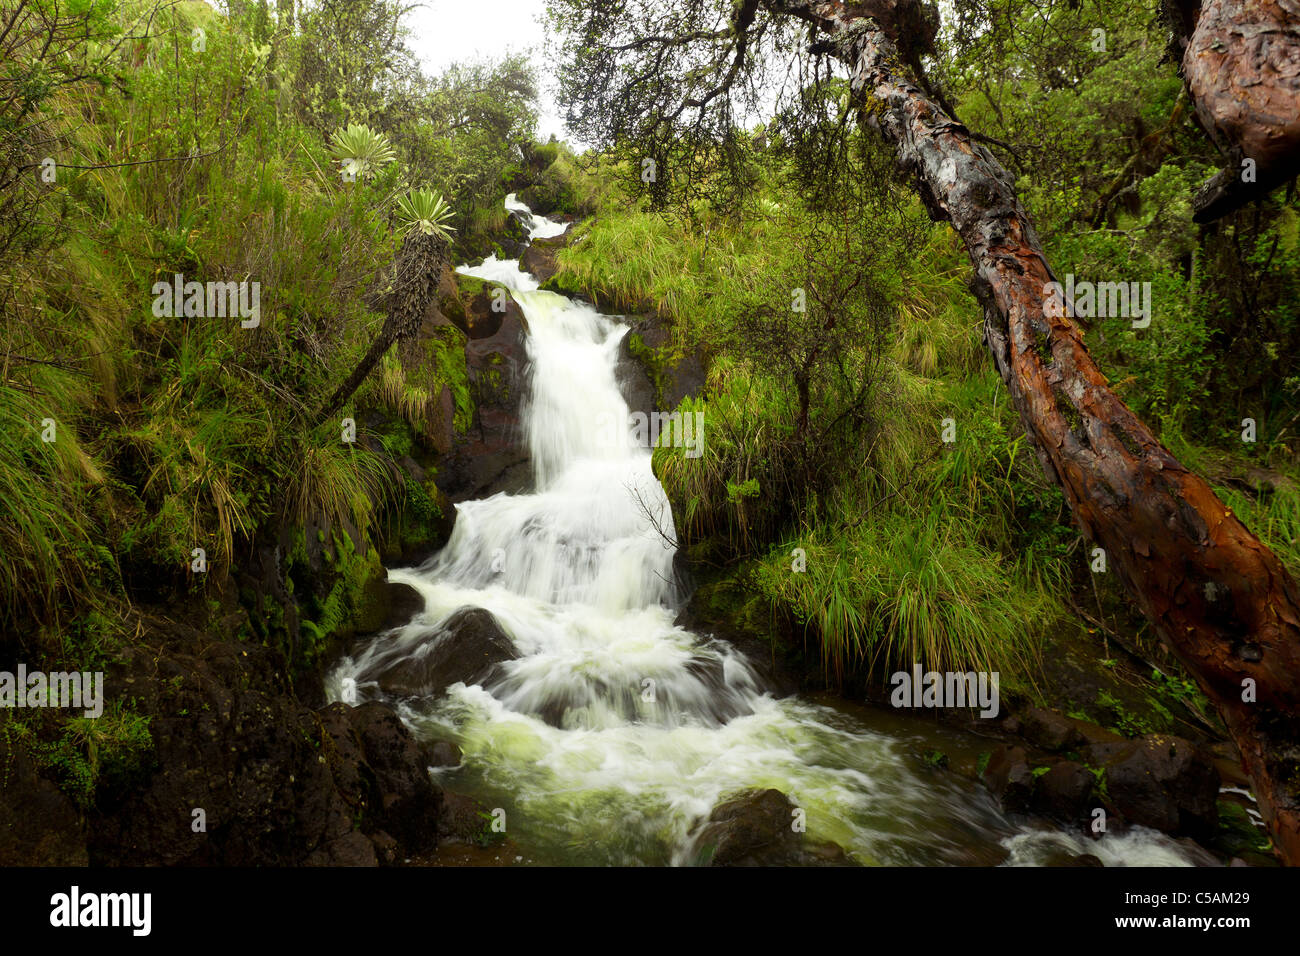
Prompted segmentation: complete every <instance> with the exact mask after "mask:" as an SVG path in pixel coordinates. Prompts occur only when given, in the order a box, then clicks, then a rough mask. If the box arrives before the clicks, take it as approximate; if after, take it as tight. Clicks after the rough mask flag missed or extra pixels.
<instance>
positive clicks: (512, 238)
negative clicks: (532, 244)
mask: <svg viewBox="0 0 1300 956" xmlns="http://www.w3.org/2000/svg"><path fill="white" fill-rule="evenodd" d="M529 227H530V224H529V223H525V222H524V219H523V216H522V215H520V214H519V213H517V212H513V211H512V212H511V213H510V214H509V215H508V216H506V224H505V228H504V229H502V230H501V234H500V235H499V236H498V237H497V241H498V243H499V244H500V246H501V251H502V252H503V253H505V258H507V259H518V258H519V257H520V256H522V255H523V254H524V252H525V250H526V249H527V248H528V233H529Z"/></svg>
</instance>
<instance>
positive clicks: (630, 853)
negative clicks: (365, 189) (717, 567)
mask: <svg viewBox="0 0 1300 956" xmlns="http://www.w3.org/2000/svg"><path fill="white" fill-rule="evenodd" d="M506 206H507V208H508V209H510V210H511V211H512V212H513V213H515V214H516V215H518V216H520V218H521V219H523V221H524V222H525V223H530V224H531V230H530V231H531V234H532V236H533V237H534V238H536V237H539V236H553V235H558V234H560V233H562V232H563V231H564V229H565V225H564V224H563V223H555V222H551V221H550V220H547V219H544V218H541V217H536V216H533V215H532V213H531V212H530V211H529V210H528V208H527V207H526V206H524V205H523V204H522V203H519V202H517V201H516V199H515V197H514V196H513V195H512V196H510V197H508V198H507V200H506ZM459 271H460V272H462V273H464V274H466V275H470V276H477V277H479V278H483V279H490V280H493V281H496V282H500V283H502V284H504V285H505V286H507V287H508V288H509V289H510V290H511V292H512V294H513V296H514V298H515V299H516V301H517V302H518V303H519V306H520V308H521V309H522V311H523V314H524V316H525V317H526V319H527V322H528V351H529V357H530V360H531V368H532V376H531V395H530V397H529V400H528V403H527V406H526V408H525V412H524V421H525V425H526V433H527V442H528V446H529V449H530V451H531V453H532V463H533V469H534V479H535V489H534V491H533V492H532V493H530V494H517V495H506V494H498V495H495V496H493V497H491V498H487V499H484V500H480V501H468V502H464V503H462V504H460V505H459V506H458V507H457V518H456V524H455V528H454V530H453V533H452V536H451V539H450V541H449V542H448V543H447V545H446V547H445V548H444V549H443V550H442V551H441V552H440V553H439V554H438V555H436V556H435V557H434V558H432V559H431V560H430V561H428V562H427V563H426V564H424V565H423V566H421V567H419V568H411V569H402V570H394V571H390V573H389V580H391V581H396V582H402V583H405V584H409V585H410V586H412V587H413V588H415V589H416V590H417V591H418V592H419V593H420V595H421V596H422V597H423V599H424V603H425V606H424V610H423V612H422V613H420V614H418V615H416V617H415V618H414V619H413V620H412V621H411V622H410V623H409V624H407V625H405V626H403V627H399V628H397V629H395V630H392V631H390V632H387V633H384V634H381V635H379V636H378V637H376V638H375V639H374V640H373V641H372V642H370V643H369V644H368V645H367V646H366V647H365V648H364V649H363V650H362V651H361V652H360V653H359V654H358V655H357V656H356V657H355V658H348V659H345V660H344V661H342V662H341V664H340V665H339V667H338V668H337V669H336V670H335V671H334V673H333V674H332V675H331V680H330V693H331V696H332V697H333V698H334V699H339V697H340V696H341V688H342V687H343V682H344V680H345V679H349V678H350V679H351V680H352V681H355V686H356V692H357V695H358V697H359V699H367V698H371V699H373V698H377V697H381V696H382V693H381V691H380V689H379V685H378V683H377V681H376V680H375V675H376V674H377V673H379V672H380V671H382V669H383V668H385V667H387V666H390V665H391V664H392V662H394V661H395V660H400V659H402V658H405V657H409V656H410V655H415V654H421V653H426V652H427V651H428V644H429V641H430V635H431V633H432V634H435V635H436V634H437V633H438V632H437V628H438V625H439V624H441V623H442V622H444V621H446V620H447V618H449V617H450V616H451V615H452V614H453V613H454V612H456V611H457V610H459V609H461V608H464V607H466V606H470V607H477V608H484V609H486V610H488V611H490V612H491V613H492V614H493V615H494V616H495V617H496V619H497V621H498V622H499V624H500V625H501V627H502V628H503V629H504V630H505V631H506V632H507V633H508V634H509V635H510V637H511V638H512V639H513V641H514V644H515V646H516V648H517V650H518V652H519V655H520V656H519V658H518V659H517V660H513V661H508V662H506V663H504V664H502V665H500V667H499V669H498V670H497V671H495V672H494V675H493V676H492V677H491V678H490V679H489V680H488V682H487V686H479V685H474V686H466V685H465V684H464V683H457V684H453V685H452V686H451V687H450V688H448V690H447V692H446V693H445V694H444V695H442V696H439V697H437V698H432V699H427V700H411V699H403V700H398V701H394V703H395V705H396V706H397V707H398V709H399V712H400V713H401V714H402V715H403V718H404V719H405V720H407V721H408V723H409V724H410V725H411V726H412V727H413V728H414V729H415V730H416V732H417V733H427V734H429V735H431V736H435V737H439V738H446V737H449V736H450V737H452V738H454V739H455V740H456V741H457V742H458V744H459V745H460V747H461V750H462V753H463V760H462V764H461V766H460V767H457V768H454V769H451V770H441V771H439V773H440V774H442V775H444V777H445V778H446V779H445V780H444V782H445V783H446V784H447V785H448V786H449V787H450V788H451V789H455V790H457V791H461V792H467V793H470V794H472V795H473V796H475V797H477V798H478V799H480V800H481V801H482V802H484V803H485V804H486V805H487V806H489V807H501V808H502V809H504V810H505V811H506V814H507V820H508V827H507V829H508V833H509V835H510V837H511V838H512V839H513V840H514V841H515V843H516V844H518V845H519V846H521V847H523V848H526V849H527V851H528V853H529V855H530V858H531V859H533V860H536V861H540V862H546V863H613V864H638V863H649V864H662V863H689V862H691V861H692V860H693V859H694V856H693V853H694V849H693V846H692V836H693V834H694V833H695V832H696V831H697V830H698V828H699V827H700V825H701V823H702V821H703V820H704V818H706V817H707V816H708V814H709V812H710V810H711V809H712V808H713V807H714V806H715V805H716V804H717V803H718V802H720V800H722V799H725V798H726V797H727V796H729V795H730V794H732V793H735V792H737V791H740V790H745V789H752V788H766V787H773V788H775V789H778V790H780V791H782V792H783V793H785V794H787V795H788V796H789V797H790V799H791V800H792V801H793V802H794V803H795V804H796V805H797V806H799V807H801V808H803V809H804V811H805V814H806V826H807V838H808V839H809V840H811V841H817V842H820V841H832V842H835V843H838V844H839V845H840V846H842V847H844V849H845V850H846V851H848V852H849V854H850V855H851V856H853V857H854V858H855V859H856V860H858V861H859V862H862V863H887V864H945V863H996V862H1001V861H1003V860H1005V861H1007V862H1009V863H1030V864H1032V863H1040V862H1044V861H1045V860H1048V859H1051V858H1053V857H1054V856H1056V855H1059V854H1063V853H1064V854H1066V855H1068V854H1078V853H1091V854H1094V855H1096V856H1098V857H1099V858H1101V859H1102V860H1103V862H1105V863H1107V864H1140V865H1161V864H1166V865H1177V864H1186V863H1188V862H1190V860H1189V858H1188V856H1187V855H1186V853H1185V852H1184V851H1183V850H1182V848H1181V847H1180V846H1179V845H1177V844H1175V843H1173V841H1170V840H1168V839H1166V838H1165V837H1163V836H1161V835H1159V834H1156V833H1153V832H1151V831H1143V830H1140V829H1135V830H1133V831H1130V832H1129V833H1128V834H1127V835H1124V836H1107V837H1105V838H1103V839H1102V840H1100V841H1095V842H1094V841H1086V840H1084V839H1083V838H1081V837H1078V836H1075V835H1073V834H1068V833H1064V832H1059V831H1056V830H1052V829H1046V828H1028V827H1024V826H1019V825H1016V824H1013V823H1011V822H1010V821H1008V820H1007V819H1006V818H1005V817H1004V816H1003V815H1002V814H1001V813H1000V811H999V810H998V808H997V806H996V804H995V803H994V802H993V800H992V799H991V798H990V797H989V795H988V794H987V793H986V792H985V791H984V789H983V788H982V787H979V786H978V785H975V784H973V783H970V782H969V781H967V780H965V779H964V778H961V777H958V776H956V775H954V774H946V773H942V772H940V771H935V770H932V769H929V768H926V767H924V766H923V765H922V763H921V761H920V760H919V758H918V757H917V756H916V754H918V753H919V752H920V751H921V746H920V743H919V741H918V740H917V738H916V736H915V735H914V734H913V733H909V731H908V730H899V729H897V728H898V726H899V724H900V723H901V722H900V721H895V722H893V725H892V728H891V729H892V732H890V733H881V732H878V731H875V730H872V729H869V728H868V727H867V725H866V724H865V723H864V722H863V720H862V718H861V716H860V715H853V714H849V713H846V712H844V711H843V710H838V709H832V708H830V707H827V706H824V705H819V704H814V703H812V702H809V701H806V700H801V699H799V698H793V697H791V698H785V699H780V700H778V699H776V698H774V697H773V696H772V695H771V694H770V693H766V692H764V689H763V688H762V686H761V682H760V680H759V679H758V677H757V675H756V674H755V672H754V670H753V669H752V668H751V667H750V665H749V664H748V663H747V661H746V660H745V659H744V658H743V657H742V656H741V655H740V654H738V653H737V652H735V651H734V650H732V649H731V648H730V647H729V646H727V645H724V644H721V643H719V642H715V641H710V640H706V639H703V638H701V637H700V636H699V635H696V634H692V633H690V632H689V631H686V630H684V629H682V628H680V627H677V626H675V625H674V624H673V621H674V619H675V616H676V611H677V609H678V607H679V605H680V602H681V599H682V597H683V595H681V594H679V593H677V589H676V586H675V584H674V575H673V570H672V564H673V553H674V547H673V537H672V536H673V530H672V529H673V521H672V514H671V509H670V507H669V503H668V500H667V498H666V497H665V495H664V492H663V489H662V488H661V487H660V485H659V483H658V481H657V480H656V479H655V477H654V475H653V473H652V472H651V468H650V460H651V450H650V449H649V448H646V447H640V446H638V444H637V442H636V441H635V440H634V436H633V431H632V429H631V428H628V429H627V430H626V432H625V433H624V435H623V437H622V438H617V436H616V438H617V440H612V441H611V440H610V436H609V430H608V429H602V428H599V427H597V424H596V423H597V422H598V421H600V420H601V419H602V418H603V419H604V420H605V421H618V422H627V421H628V406H627V404H626V402H625V401H624V399H623V396H622V394H621V392H620V390H619V387H618V382H617V379H616V368H617V361H618V346H619V342H620V339H621V338H622V336H623V335H624V334H626V327H625V326H623V325H621V324H619V323H618V322H617V321H616V320H614V319H612V318H609V317H607V316H603V315H601V314H599V313H598V312H597V311H596V310H595V309H593V308H592V307H591V306H589V305H587V304H584V303H582V302H576V301H572V300H570V299H568V298H566V297H564V296H561V295H556V294H554V293H551V292H545V291H541V290H539V289H538V283H537V281H536V280H535V279H534V278H533V277H532V276H530V275H528V274H527V273H525V272H522V271H521V270H520V268H519V263H518V261H516V260H510V261H498V260H496V259H495V258H489V259H488V260H486V261H485V262H484V263H482V264H481V265H479V266H476V267H472V268H471V267H464V268H461V269H460V270H459ZM433 639H434V640H436V639H437V637H436V636H435V637H434V638H433Z"/></svg>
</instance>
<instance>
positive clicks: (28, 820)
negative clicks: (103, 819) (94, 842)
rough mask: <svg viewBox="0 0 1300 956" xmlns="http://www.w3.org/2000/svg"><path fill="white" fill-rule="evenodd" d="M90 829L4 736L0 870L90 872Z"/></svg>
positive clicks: (0, 775) (0, 780) (0, 765)
mask: <svg viewBox="0 0 1300 956" xmlns="http://www.w3.org/2000/svg"><path fill="white" fill-rule="evenodd" d="M88 862H89V858H88V856H87V853H86V833H85V824H84V823H83V821H82V819H81V814H80V813H78V811H77V808H76V806H75V805H74V804H73V802H72V801H71V800H70V799H68V797H67V795H65V794H64V793H63V791H62V790H60V789H59V788H58V786H57V785H55V784H54V782H53V781H50V780H47V779H45V778H44V777H41V776H39V774H38V772H37V767H36V764H35V763H34V762H33V761H32V760H31V758H30V757H29V756H28V755H27V754H26V753H25V752H24V750H23V749H22V747H21V746H19V745H16V744H14V743H11V742H10V741H9V740H8V738H6V737H4V736H0V866H85V865H86V864H87V863H88Z"/></svg>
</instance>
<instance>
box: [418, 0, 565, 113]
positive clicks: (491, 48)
mask: <svg viewBox="0 0 1300 956" xmlns="http://www.w3.org/2000/svg"><path fill="white" fill-rule="evenodd" d="M545 8H546V4H545V2H544V0H478V2H473V0H424V3H423V5H421V6H419V7H416V8H415V9H414V10H412V11H410V12H409V13H408V14H406V17H405V20H404V23H405V24H406V26H407V27H409V28H410V30H411V36H410V38H409V41H408V42H409V43H410V46H411V49H412V50H414V51H415V53H416V55H417V56H418V57H419V58H420V62H421V63H423V64H424V66H425V69H426V70H427V72H429V73H438V72H440V71H441V70H442V69H444V68H445V67H446V66H448V65H449V64H451V63H455V62H458V61H466V60H472V59H480V58H484V59H493V60H497V59H500V58H501V57H503V56H505V55H506V54H507V53H526V52H531V53H532V54H533V60H534V62H535V63H536V64H537V65H538V67H539V68H540V69H539V74H538V79H539V80H540V81H541V87H542V104H541V116H540V117H539V118H538V123H537V126H538V129H537V134H538V136H539V137H540V138H541V139H546V138H547V137H548V136H550V135H551V134H552V133H554V134H555V135H556V137H557V138H559V139H563V138H564V137H565V130H564V124H563V122H562V121H561V120H560V117H559V115H558V112H557V110H556V107H555V103H554V98H553V90H552V89H551V87H552V85H553V83H554V79H553V76H552V75H551V72H550V71H549V70H548V69H547V68H546V65H545V63H544V61H543V56H542V47H543V44H544V43H545V41H546V31H545V29H544V27H543V25H542V22H541V15H542V12H543V11H544V10H545Z"/></svg>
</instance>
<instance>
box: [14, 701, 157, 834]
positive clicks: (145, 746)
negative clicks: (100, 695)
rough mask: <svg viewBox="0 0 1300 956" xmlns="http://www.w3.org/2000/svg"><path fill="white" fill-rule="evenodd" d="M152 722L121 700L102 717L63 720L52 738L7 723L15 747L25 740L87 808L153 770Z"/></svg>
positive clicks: (66, 790)
mask: <svg viewBox="0 0 1300 956" xmlns="http://www.w3.org/2000/svg"><path fill="white" fill-rule="evenodd" d="M149 721H150V718H149V717H147V716H145V715H142V714H138V713H135V712H134V711H132V710H130V709H128V707H127V706H126V705H124V704H123V703H122V702H121V701H117V702H114V703H112V704H109V705H108V707H106V708H105V710H104V712H103V713H102V714H101V715H100V716H99V717H95V718H91V717H69V718H68V719H66V720H63V721H61V722H60V723H59V724H58V736H57V737H55V738H53V739H40V738H39V737H38V736H37V733H36V731H34V730H33V729H32V728H31V727H30V726H27V727H24V726H23V725H22V723H21V722H20V721H18V720H16V719H13V718H11V719H10V720H8V721H7V722H6V729H5V732H4V734H5V737H6V738H7V740H8V742H9V743H10V745H11V746H12V745H13V744H14V742H15V741H18V740H25V742H26V744H27V747H28V749H29V751H30V753H31V755H32V757H33V758H34V759H35V761H36V763H37V765H38V766H39V767H40V768H41V769H43V770H45V771H47V772H49V773H50V775H51V776H52V777H53V778H54V779H55V781H56V782H57V783H58V785H59V787H60V789H62V790H63V792H64V793H66V794H67V795H68V796H69V797H71V798H72V800H73V801H74V802H75V803H76V804H77V805H78V806H79V807H81V808H82V809H83V810H85V809H89V808H91V807H92V806H93V805H94V803H95V800H96V798H97V796H98V795H99V794H100V793H103V792H116V793H121V792H124V791H125V790H128V789H130V788H131V787H132V786H134V785H135V784H136V782H138V781H139V780H140V779H141V777H142V776H144V775H145V774H147V773H149V772H150V771H151V770H152V769H153V767H154V743H153V737H152V735H151V734H150V732H149Z"/></svg>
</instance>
